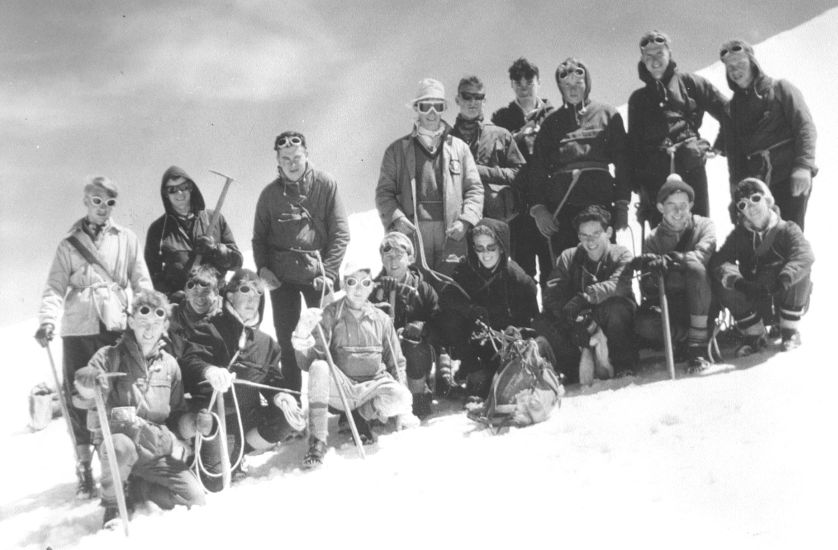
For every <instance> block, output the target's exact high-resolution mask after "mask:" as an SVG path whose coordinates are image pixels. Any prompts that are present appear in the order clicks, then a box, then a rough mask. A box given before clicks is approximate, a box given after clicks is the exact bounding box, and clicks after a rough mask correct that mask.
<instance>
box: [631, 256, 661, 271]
mask: <svg viewBox="0 0 838 550" xmlns="http://www.w3.org/2000/svg"><path fill="white" fill-rule="evenodd" d="M657 259H658V255H657V254H652V253H650V252H647V253H645V254H641V255H640V256H635V257H634V258H632V260H631V268H632V269H633V270H635V271H637V270H643V269H648V267H649V263H650V262H652V261H653V260H657Z"/></svg>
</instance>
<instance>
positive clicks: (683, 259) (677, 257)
mask: <svg viewBox="0 0 838 550" xmlns="http://www.w3.org/2000/svg"><path fill="white" fill-rule="evenodd" d="M666 257H667V258H668V260H669V269H675V270H678V271H683V270H685V269H686V268H687V255H686V254H685V253H684V252H675V251H673V252H670V253H669V254H667V255H666Z"/></svg>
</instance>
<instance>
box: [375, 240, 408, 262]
mask: <svg viewBox="0 0 838 550" xmlns="http://www.w3.org/2000/svg"><path fill="white" fill-rule="evenodd" d="M381 253H382V254H383V255H385V256H395V257H396V258H402V257H404V256H407V250H405V249H404V248H402V247H400V246H394V245H392V244H390V243H387V244H385V245H384V246H382V247H381Z"/></svg>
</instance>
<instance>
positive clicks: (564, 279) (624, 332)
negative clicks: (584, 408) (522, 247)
mask: <svg viewBox="0 0 838 550" xmlns="http://www.w3.org/2000/svg"><path fill="white" fill-rule="evenodd" d="M610 222H611V216H610V214H609V213H608V212H607V211H606V210H605V209H603V208H602V207H600V206H596V205H594V206H589V207H587V208H585V209H584V210H582V211H581V212H580V213H579V214H577V216H576V218H574V220H573V226H574V227H575V228H576V229H577V231H578V233H579V240H580V241H581V243H580V244H579V245H578V246H575V247H572V248H568V249H567V250H565V251H564V252H562V254H561V256H559V259H558V261H557V262H556V268H555V269H554V270H553V273H551V274H550V281H549V282H548V283H547V292H546V293H545V294H544V314H543V315H541V316H540V317H539V318H538V319H537V320H536V322H535V323H534V326H533V328H535V330H536V332H538V333H539V334H540V335H541V336H543V337H545V338H546V339H547V341H548V342H549V343H550V346H551V347H552V348H553V352H554V353H555V355H556V360H557V367H558V369H557V370H561V372H562V373H564V375H565V378H566V380H567V382H568V383H576V382H578V381H579V368H578V367H579V360H580V357H581V347H583V346H587V342H582V341H581V339H580V338H578V333H579V331H580V329H587V326H588V325H589V323H590V321H589V320H590V319H591V318H592V319H593V320H594V322H595V323H596V325H597V326H599V327H600V328H601V329H602V331H603V332H604V333H605V336H606V337H607V339H608V352H609V356H610V361H611V364H612V365H613V370H614V374H615V375H619V374H621V373H629V372H631V370H632V369H634V368H635V366H636V364H637V358H638V357H637V349H636V347H635V345H634V330H633V323H634V311H635V309H636V304H635V302H634V294H632V289H631V277H632V270H631V267H630V265H629V264H630V263H631V260H632V255H631V252H630V251H629V250H628V249H626V248H625V247H623V246H620V245H616V244H611V243H610V239H611V234H612V228H611V227H610ZM580 319H581V320H580ZM582 321H584V323H585V326H580V323H581V322H582Z"/></svg>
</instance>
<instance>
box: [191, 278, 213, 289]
mask: <svg viewBox="0 0 838 550" xmlns="http://www.w3.org/2000/svg"><path fill="white" fill-rule="evenodd" d="M211 286H214V285H213V284H212V283H210V282H208V281H200V280H198V279H191V280H189V281H187V282H186V290H192V289H194V288H195V287H200V288H201V290H204V289H206V288H209V287H211Z"/></svg>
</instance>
